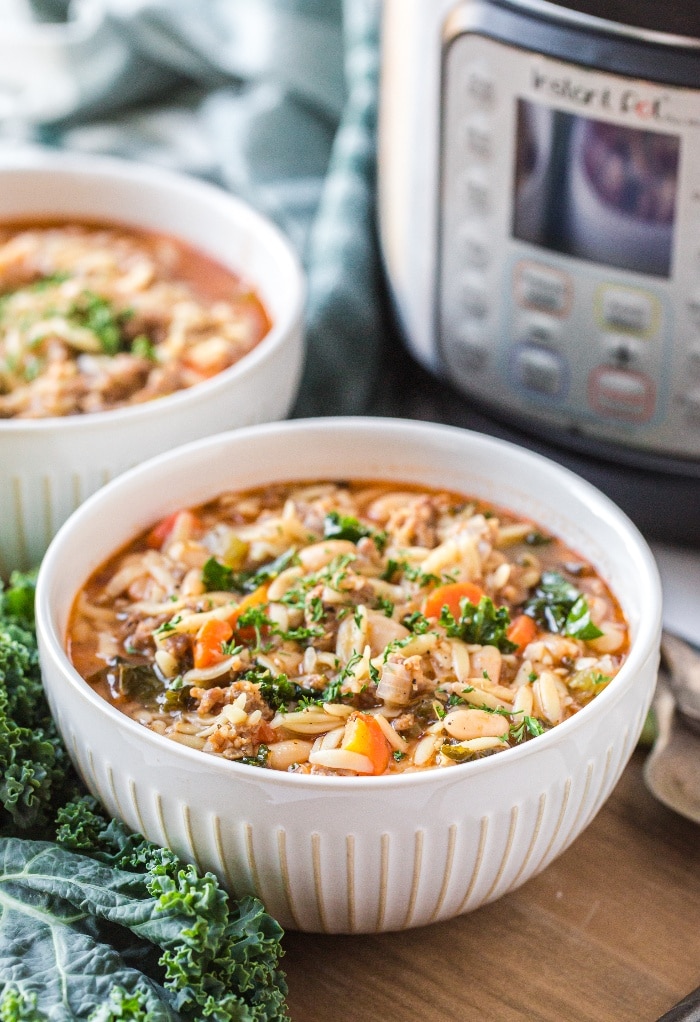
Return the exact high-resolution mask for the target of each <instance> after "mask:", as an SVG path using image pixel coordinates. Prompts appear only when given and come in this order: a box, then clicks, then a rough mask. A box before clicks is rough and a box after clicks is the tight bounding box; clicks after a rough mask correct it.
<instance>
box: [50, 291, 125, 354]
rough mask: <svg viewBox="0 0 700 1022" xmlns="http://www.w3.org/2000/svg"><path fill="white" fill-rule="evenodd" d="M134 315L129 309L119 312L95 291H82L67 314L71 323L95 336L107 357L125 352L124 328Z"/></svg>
mask: <svg viewBox="0 0 700 1022" xmlns="http://www.w3.org/2000/svg"><path fill="white" fill-rule="evenodd" d="M132 315H133V313H132V312H131V311H130V310H128V309H126V310H124V311H122V312H117V311H116V310H115V309H114V307H113V306H112V303H111V302H109V301H108V300H107V299H106V298H103V297H102V296H101V295H98V294H95V293H94V292H93V291H82V292H81V293H80V294H79V295H78V297H77V298H76V299H75V300H74V301H73V303H72V304H71V305H70V307H69V308H68V310H67V312H66V318H67V319H68V320H69V321H70V322H71V323H73V324H75V326H79V327H82V328H83V329H85V330H89V331H90V333H92V334H94V335H95V337H96V338H97V340H98V341H99V342H100V346H101V348H102V350H103V352H104V353H105V355H116V354H117V352H119V351H121V350H123V348H124V346H125V345H124V335H123V329H122V328H123V326H124V323H125V322H126V321H127V320H128V319H130V318H131V316H132Z"/></svg>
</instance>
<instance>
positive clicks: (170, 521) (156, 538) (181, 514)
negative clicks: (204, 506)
mask: <svg viewBox="0 0 700 1022" xmlns="http://www.w3.org/2000/svg"><path fill="white" fill-rule="evenodd" d="M198 525H199V521H198V519H197V517H196V515H194V514H193V513H192V512H191V511H185V510H181V511H173V513H172V514H171V515H166V516H165V518H161V520H160V521H159V522H158V523H157V524H156V525H154V526H153V528H152V529H151V531H150V532H149V533H148V536H147V537H146V545H147V546H149V547H150V548H151V550H162V549H163V547H164V546H165V543H166V541H167V540H168V538H169V537H170V536H171V534H172V533H173V532H174V531H175V529H181V528H184V527H186V528H187V532H188V533H191V532H192V531H193V530H194V529H195V528H197V526H198Z"/></svg>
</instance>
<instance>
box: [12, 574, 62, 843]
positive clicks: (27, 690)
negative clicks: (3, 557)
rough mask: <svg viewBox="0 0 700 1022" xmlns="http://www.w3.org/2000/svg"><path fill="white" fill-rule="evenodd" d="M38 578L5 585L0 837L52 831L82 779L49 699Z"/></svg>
mask: <svg viewBox="0 0 700 1022" xmlns="http://www.w3.org/2000/svg"><path fill="white" fill-rule="evenodd" d="M34 587H35V576H34V575H33V574H28V575H19V574H16V573H15V574H13V575H12V576H11V578H10V584H9V586H8V587H7V588H6V589H4V588H3V587H2V584H1V583H0V835H4V834H17V833H28V832H29V831H30V830H31V831H32V833H33V834H37V833H38V834H42V835H45V834H47V833H49V832H50V829H51V824H52V819H53V814H54V809H53V807H54V805H55V804H57V801H58V800H60V799H61V798H62V799H64V800H65V799H66V798H69V797H71V796H73V795H75V794H76V793H77V792H78V790H79V787H78V779H77V776H76V775H75V773H74V771H73V768H72V766H71V765H70V761H69V760H68V757H67V755H66V752H65V749H64V747H63V744H62V742H61V740H60V738H59V736H58V732H57V731H56V727H55V725H54V722H53V719H52V717H51V714H50V712H49V708H48V705H47V703H46V700H45V698H44V690H43V688H42V684H41V675H40V672H39V654H38V651H37V645H36V636H35V634H34Z"/></svg>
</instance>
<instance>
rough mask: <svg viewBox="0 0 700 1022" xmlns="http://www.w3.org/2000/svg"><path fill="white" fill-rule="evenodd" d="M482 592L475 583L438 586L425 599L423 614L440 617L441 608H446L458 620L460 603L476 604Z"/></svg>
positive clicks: (454, 583) (452, 583)
mask: <svg viewBox="0 0 700 1022" xmlns="http://www.w3.org/2000/svg"><path fill="white" fill-rule="evenodd" d="M483 595H484V590H483V589H482V588H481V586H478V585H477V584H476V582H448V583H447V584H446V585H444V586H438V587H437V589H433V591H432V593H430V594H429V595H428V597H427V598H426V601H425V604H424V606H423V613H424V614H425V616H426V617H440V612H441V611H442V608H443V607H447V609H448V610H449V611H450V613H451V614H452V616H453V617H454V618H457V619H458V618H459V615H460V607H459V604H460V601H461V600H464V599H466V600H469V602H470V603H474V604H478V602H479V600H480V599H481V597H482V596H483Z"/></svg>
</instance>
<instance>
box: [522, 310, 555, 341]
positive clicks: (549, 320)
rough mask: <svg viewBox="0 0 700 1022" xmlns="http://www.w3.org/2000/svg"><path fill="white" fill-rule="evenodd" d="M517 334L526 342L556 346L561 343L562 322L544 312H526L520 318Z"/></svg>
mask: <svg viewBox="0 0 700 1022" xmlns="http://www.w3.org/2000/svg"><path fill="white" fill-rule="evenodd" d="M517 335H518V340H520V341H522V342H523V343H525V344H533V345H536V346H538V347H542V348H556V347H557V346H558V345H559V344H560V343H561V322H560V320H558V319H554V318H553V317H552V316H546V315H544V314H542V313H537V312H529V313H525V314H523V315H521V316H520V317H519V318H518V327H517Z"/></svg>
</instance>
